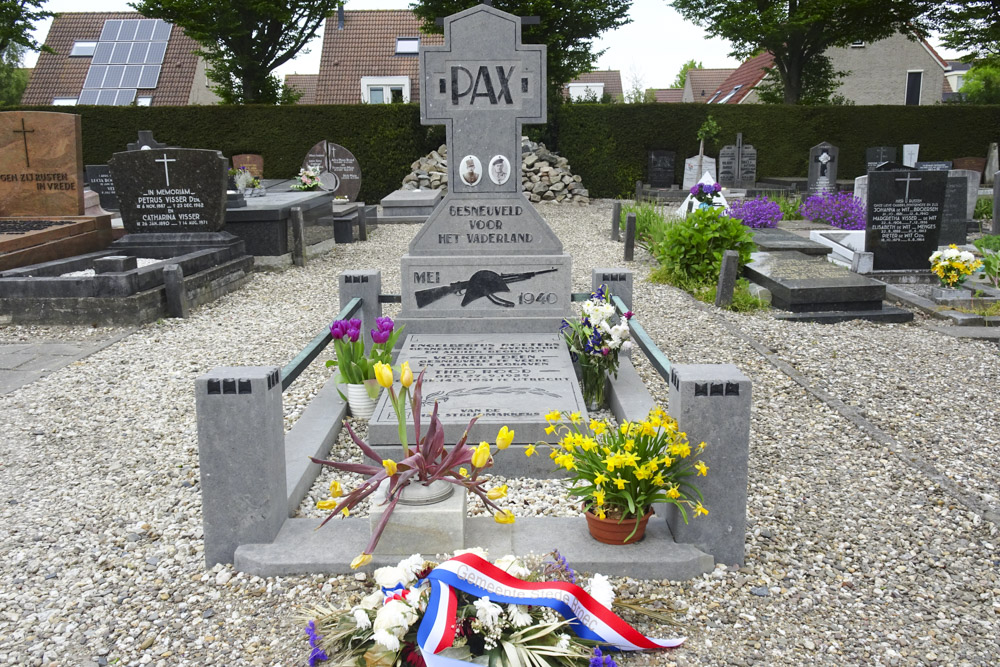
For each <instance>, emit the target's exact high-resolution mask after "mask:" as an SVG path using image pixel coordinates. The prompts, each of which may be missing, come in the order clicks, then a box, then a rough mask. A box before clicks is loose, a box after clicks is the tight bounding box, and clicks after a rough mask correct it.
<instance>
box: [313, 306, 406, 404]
mask: <svg viewBox="0 0 1000 667" xmlns="http://www.w3.org/2000/svg"><path fill="white" fill-rule="evenodd" d="M402 331H403V327H402V326H401V327H398V328H397V327H396V326H395V323H394V322H393V321H392V318H389V317H380V318H378V319H376V320H375V328H374V329H372V330H371V331H369V335H370V336H371V340H372V346H371V351H370V352H368V353H367V354H365V342H364V337H363V334H362V333H361V320H359V319H352V320H337V321H336V322H334V323H333V324H331V325H330V336H331V337H332V338H333V347H334V349H335V350H336V352H337V360H336V361H334V360H333V359H331V360H329V361H327V362H326V365H327V367H328V368H329V367H330V366H336V367H337V374H336V376H335V380H336V382H338V383H340V384H363V385H364V386H365V389H367V390H368V395H369V396H371V397H372V398H375V397H377V396H378V392H379V385H378V382H377V381H376V380H375V364H378V363H383V364H386V365H390V364H391V363H392V348H393V347H395V345H396V341H397V340H398V339H399V334H400V333H402Z"/></svg>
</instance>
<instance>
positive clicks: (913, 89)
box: [904, 70, 924, 105]
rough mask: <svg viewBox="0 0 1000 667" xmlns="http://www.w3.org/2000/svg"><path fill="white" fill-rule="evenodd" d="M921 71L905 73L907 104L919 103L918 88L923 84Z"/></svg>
mask: <svg viewBox="0 0 1000 667" xmlns="http://www.w3.org/2000/svg"><path fill="white" fill-rule="evenodd" d="M923 80H924V73H923V71H922V70H921V71H917V72H907V73H906V101H905V102H904V104H907V105H918V104H920V88H921V86H922V85H923Z"/></svg>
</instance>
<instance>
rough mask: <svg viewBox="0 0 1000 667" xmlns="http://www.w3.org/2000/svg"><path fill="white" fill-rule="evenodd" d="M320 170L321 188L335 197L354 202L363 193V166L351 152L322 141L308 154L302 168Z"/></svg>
mask: <svg viewBox="0 0 1000 667" xmlns="http://www.w3.org/2000/svg"><path fill="white" fill-rule="evenodd" d="M309 167H315V168H317V169H319V182H320V187H322V188H323V189H324V190H327V191H329V192H332V193H333V196H334V197H346V198H347V200H348V201H354V200H355V199H357V198H358V193H359V192H361V165H360V164H358V160H357V158H355V157H354V154H353V153H351V151H349V150H347V149H346V148H344V147H343V146H338V145H337V144H335V143H333V142H332V141H326V140H325V139H324V140H323V141H320V142H319V143H317V144H316V145H314V146H313V147H312V148H310V149H309V152H308V153H306V157H305V159H304V160H302V168H303V169H307V168H309Z"/></svg>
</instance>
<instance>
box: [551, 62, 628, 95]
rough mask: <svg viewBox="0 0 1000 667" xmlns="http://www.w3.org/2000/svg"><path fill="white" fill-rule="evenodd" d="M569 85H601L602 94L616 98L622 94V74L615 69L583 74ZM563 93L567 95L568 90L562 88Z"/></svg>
mask: <svg viewBox="0 0 1000 667" xmlns="http://www.w3.org/2000/svg"><path fill="white" fill-rule="evenodd" d="M570 83H603V84H604V92H605V93H607V94H608V95H611V97H612V98H618V97H619V96H621V95H622V94H623V93H624V90H623V89H622V73H621V72H620V71H619V70H616V69H608V70H599V71H596V72H584V73H583V74H581V75H579V76H578V77H576V78H575V79H573V80H572V81H570ZM563 93H564V94H566V95H568V94H569V89H568V88H563Z"/></svg>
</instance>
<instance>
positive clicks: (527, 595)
mask: <svg viewBox="0 0 1000 667" xmlns="http://www.w3.org/2000/svg"><path fill="white" fill-rule="evenodd" d="M427 579H428V580H429V581H430V583H431V595H430V600H429V601H428V603H427V611H426V612H425V613H424V618H423V620H422V621H421V622H420V628H418V630H417V644H418V645H419V646H420V651H421V653H422V654H423V657H424V661H425V662H426V663H427V665H428V667H458V666H459V665H469V664H472V663H468V662H465V661H464V660H455V659H453V658H447V657H445V656H441V655H437V654H438V653H440V652H441V651H443V650H444V649H446V648H449V647H450V646H451V645H452V644H453V643H454V641H455V612H456V606H457V597H456V595H455V591H454V590H453V589H458V590H460V591H463V592H465V593H469V594H471V595H475V596H477V597H487V596H488V597H489V598H490V602H503V603H507V604H519V605H532V606H541V607H549V608H551V609H553V610H555V611H556V612H558V613H559V614H561V615H562V617H563V618H565V619H566V620H567V621H569V622H570V628H572V629H573V631H574V632H575V633H576V634H577V635H578V636H579V637H581V638H582V639H591V640H594V641H597V642H600V643H601V644H604V645H607V646H611V647H614V648H616V649H618V650H621V651H643V650H649V649H660V648H675V647H677V646H680V645H681V643H683V642H684V638H680V639H651V638H649V637H646V636H644V635H642V634H641V633H640V632H639V631H638V630H636V629H635V628H633V627H632V626H631V625H629V624H628V623H626V622H625V621H624V620H622V619H621V618H620V617H619V616H617V615H616V614H615V613H614V612H612V611H611V610H610V609H608V608H607V607H605V606H604V605H603V604H601V603H600V602H598V601H597V600H595V599H594V598H593V597H591V596H590V594H589V593H587V592H586V591H585V590H583V589H582V588H580V587H579V586H576V585H574V584H570V583H567V582H564V581H537V582H535V581H524V580H522V579H518V578H517V577H514V576H512V575H510V574H508V573H507V572H504V571H503V570H501V569H500V568H498V567H496V566H495V565H493V564H491V563H489V562H488V561H486V560H483V559H482V558H480V557H479V556H476V555H475V554H471V553H466V554H462V555H460V556H456V557H454V558H452V559H451V560H447V561H445V562H444V563H442V564H441V565H439V566H438V567H436V568H434V570H433V571H431V573H430V574H429V575H427Z"/></svg>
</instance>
